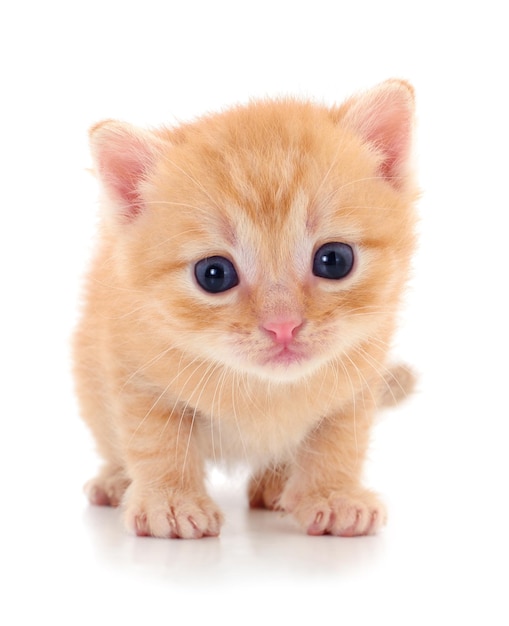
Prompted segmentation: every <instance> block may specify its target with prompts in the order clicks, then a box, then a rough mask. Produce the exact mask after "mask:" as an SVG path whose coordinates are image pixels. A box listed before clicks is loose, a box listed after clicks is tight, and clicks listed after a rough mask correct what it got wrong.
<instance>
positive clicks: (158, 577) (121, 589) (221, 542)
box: [0, 0, 509, 626]
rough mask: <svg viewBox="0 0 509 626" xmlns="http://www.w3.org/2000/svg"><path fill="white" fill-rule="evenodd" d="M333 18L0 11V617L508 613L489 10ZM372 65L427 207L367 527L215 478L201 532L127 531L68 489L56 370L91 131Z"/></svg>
mask: <svg viewBox="0 0 509 626" xmlns="http://www.w3.org/2000/svg"><path fill="white" fill-rule="evenodd" d="M342 4H344V3H342ZM349 4H351V5H353V6H352V7H350V6H349V7H348V8H341V9H339V10H337V9H336V7H337V4H336V3H333V2H323V1H320V0H317V1H315V2H312V3H295V2H292V3H290V2H288V3H285V2H279V3H276V2H264V1H261V2H259V3H257V4H256V5H249V4H247V3H246V4H244V3H241V2H231V3H227V2H224V1H221V0H219V1H217V2H209V3H205V2H203V3H198V2H193V1H189V2H186V3H178V4H177V3H162V2H157V3H154V2H151V1H147V2H143V3H138V4H137V5H134V3H128V2H122V3H120V2H119V3H115V2H106V1H104V2H98V1H94V0H91V1H89V2H87V3H84V4H82V5H79V4H75V3H69V2H63V1H62V2H57V1H55V0H49V1H48V2H44V3H40V2H35V1H33V2H28V3H24V4H23V3H7V4H6V7H8V8H2V9H1V10H0V12H1V15H0V30H1V32H0V46H1V49H0V53H1V56H0V58H1V59H2V61H1V62H2V77H1V81H2V94H3V95H2V102H1V108H2V115H1V118H0V131H1V142H0V151H1V164H0V165H1V170H0V171H1V176H2V209H1V216H2V217H1V228H0V237H1V238H2V241H1V245H0V253H1V255H2V262H1V266H0V267H1V272H2V313H1V315H2V324H1V332H2V339H1V346H2V348H1V354H2V399H3V402H2V417H1V419H2V437H1V440H0V463H1V474H0V476H1V494H2V498H1V504H0V506H1V514H0V523H1V533H0V537H1V539H0V541H1V545H0V569H1V573H2V578H3V582H2V592H1V593H2V600H1V602H0V622H1V623H2V624H9V625H10V624H24V625H25V624H34V623H52V624H57V625H60V624H100V625H102V624H139V623H145V624H148V623H150V622H157V623H175V622H177V621H178V623H184V624H195V623H199V621H202V620H206V621H207V622H208V623H211V624H216V623H217V624H220V623H227V624H230V623H231V624H238V623H239V624H256V623H268V624H272V623H274V624H275V623H282V624H289V623H290V622H291V621H292V620H294V619H296V618H300V621H299V623H305V622H312V623H313V624H319V623H321V622H323V621H325V622H326V623H327V624H342V623H345V624H372V623H373V622H374V621H375V620H379V621H381V622H382V623H391V624H405V625H406V624H438V625H441V624H447V625H449V624H461V623H467V619H468V623H473V624H489V625H490V626H491V625H495V624H508V623H509V608H508V602H509V600H508V598H507V589H508V577H507V562H508V558H509V549H508V548H509V545H508V528H507V520H508V518H509V515H508V513H509V511H508V505H507V491H508V489H507V478H508V475H509V472H508V470H509V467H508V465H509V464H508V456H509V455H508V453H507V441H508V426H507V423H508V418H509V409H508V402H507V378H508V366H507V363H508V359H507V354H508V348H509V345H508V341H507V339H508V336H507V335H508V334H507V323H508V322H507V320H508V318H509V316H508V306H507V284H508V269H509V267H508V265H509V264H508V258H507V253H506V250H507V226H506V225H507V214H508V209H509V201H508V192H507V180H508V174H507V168H508V163H507V147H506V146H507V142H508V139H509V133H508V121H507V111H508V110H509V106H508V105H509V101H508V95H507V85H506V83H507V59H508V58H509V50H508V46H507V34H506V29H505V24H506V18H505V17H504V15H505V14H503V13H502V11H503V7H502V4H501V3H500V2H497V1H491V0H487V1H486V2H483V3H482V5H481V4H474V3H460V2H447V1H443V0H440V2H427V3H422V4H421V5H419V7H417V5H415V4H414V3H409V2H401V3H397V2H394V1H391V0H388V1H387V2H372V3H362V2H359V3H357V2H351V3H349ZM181 5H185V6H181ZM163 7H164V8H163ZM389 76H402V77H406V78H408V79H410V80H412V82H413V83H414V84H415V86H416V89H417V97H418V112H419V128H418V138H419V144H418V157H419V168H420V179H421V182H422V187H423V192H424V193H423V199H422V201H421V203H420V208H421V214H422V224H421V231H422V235H421V247H420V251H419V254H418V256H417V258H416V262H415V277H414V281H413V283H412V289H411V291H410V293H409V298H408V307H407V310H406V311H405V314H404V316H403V319H404V325H403V327H402V332H401V334H400V337H399V342H398V346H397V352H398V353H399V354H400V355H402V356H403V357H405V358H407V359H408V360H410V361H412V362H413V363H415V364H416V365H417V367H418V368H419V369H420V370H421V372H422V378H421V385H420V392H419V393H418V394H417V395H416V396H415V397H413V398H412V399H411V400H410V401H409V402H408V403H407V404H406V405H404V406H402V407H400V408H399V409H397V410H395V411H391V412H388V413H386V414H385V415H384V416H383V417H382V418H381V420H380V423H379V424H378V427H377V429H376V432H375V436H374V441H373V449H372V455H371V459H372V462H371V463H370V465H369V468H368V478H369V482H370V484H371V485H373V486H374V487H375V488H377V489H378V490H379V491H380V492H381V493H383V494H384V495H385V498H386V501H387V503H388V506H389V513H390V519H389V525H388V527H387V528H386V530H385V531H384V532H383V533H382V534H381V535H380V536H379V537H376V538H358V539H337V538H331V537H318V538H311V537H306V536H304V535H302V534H301V533H300V532H299V531H298V530H296V529H295V527H294V526H293V524H292V523H291V521H290V520H289V519H288V518H281V517H280V516H279V515H277V514H273V513H266V512H260V511H255V512H249V511H248V510H247V508H246V502H245V496H244V492H243V489H242V485H239V481H234V482H233V483H232V484H229V483H228V482H226V481H224V480H223V479H221V480H219V479H217V480H216V481H215V485H214V488H213V492H214V494H215V495H216V496H217V499H218V501H219V502H220V504H221V505H222V507H223V510H224V512H225V514H226V518H227V522H226V525H225V527H224V530H223V533H222V535H221V537H220V538H219V539H207V540H202V541H194V542H193V541H188V542H185V541H164V540H153V539H147V538H133V537H129V536H127V535H125V534H124V532H123V530H122V527H121V524H120V520H119V512H118V511H115V510H110V509H100V508H89V507H88V505H87V504H86V502H85V499H84V496H83V495H82V493H81V486H82V483H83V482H84V481H85V480H86V479H87V478H89V477H90V476H91V475H92V474H93V473H94V471H95V468H96V460H95V457H94V454H93V452H92V442H91V439H90V437H89V435H88V433H87V431H86V430H85V428H84V426H82V424H81V422H80V421H79V418H78V415H77V407H76V404H75V401H74V398H73V394H72V384H71V379H70V375H69V354H68V337H69V334H70V332H71V329H72V327H73V325H74V321H75V314H76V300H77V295H78V292H79V284H80V278H81V275H82V272H83V270H84V268H85V265H86V260H87V259H88V256H89V251H90V245H91V237H92V233H93V231H94V225H95V220H96V217H95V215H96V209H95V197H96V189H95V187H94V184H93V182H92V180H91V179H90V178H89V176H88V175H87V174H86V172H85V171H84V170H85V168H86V167H87V166H88V165H89V156H88V151H87V138H86V129H87V127H88V126H89V125H91V124H92V123H94V122H95V121H97V120H98V119H101V118H105V117H119V118H123V119H126V120H129V121H132V122H135V123H140V124H158V123H162V122H168V121H169V122H171V121H173V120H174V119H175V118H182V119H187V118H189V117H192V116H194V115H195V114H199V113H201V112H203V111H206V110H211V109H217V108H220V107H223V106H225V105H227V104H229V103H233V102H237V101H243V100H246V99H247V98H249V97H251V96H263V95H277V94H281V93H293V94H298V95H299V94H300V95H312V96H313V97H315V98H317V99H319V100H324V101H326V102H328V103H331V104H332V103H333V102H335V101H341V100H342V99H343V98H344V97H346V96H348V95H350V94H351V93H352V92H353V91H356V90H358V89H362V88H365V87H369V86H371V85H372V84H374V83H376V82H378V81H380V80H383V79H384V78H387V77H389Z"/></svg>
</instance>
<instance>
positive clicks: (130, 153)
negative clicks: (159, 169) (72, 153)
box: [90, 120, 159, 221]
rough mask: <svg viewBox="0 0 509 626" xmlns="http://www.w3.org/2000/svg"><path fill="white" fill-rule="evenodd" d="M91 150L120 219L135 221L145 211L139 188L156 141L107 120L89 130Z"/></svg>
mask: <svg viewBox="0 0 509 626" xmlns="http://www.w3.org/2000/svg"><path fill="white" fill-rule="evenodd" d="M90 146H91V151H92V156H93V158H94V161H95V166H96V172H97V174H98V176H99V179H100V180H101V183H102V185H103V187H104V190H105V191H106V193H107V195H108V196H109V197H110V199H111V200H112V201H113V203H114V205H115V207H116V208H117V210H118V212H119V214H120V215H121V216H122V218H123V219H125V220H126V221H130V220H132V219H134V218H135V217H137V216H138V215H139V214H140V213H141V212H142V211H143V208H144V204H143V198H142V195H141V189H140V186H141V183H142V182H143V181H144V180H145V178H146V175H147V173H148V172H150V170H151V169H152V168H153V167H154V163H155V161H156V158H157V155H158V153H159V151H158V148H159V141H158V139H157V137H156V136H155V135H154V134H153V133H151V132H149V131H143V130H140V129H138V128H135V127H134V126H131V125H130V124H125V123H123V122H117V121H114V120H107V121H104V122H100V123H99V124H97V125H95V126H93V127H92V128H91V130H90Z"/></svg>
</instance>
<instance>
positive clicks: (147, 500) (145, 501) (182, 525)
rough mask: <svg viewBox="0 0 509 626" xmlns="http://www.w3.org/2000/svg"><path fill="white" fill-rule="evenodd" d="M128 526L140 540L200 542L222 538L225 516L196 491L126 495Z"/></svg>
mask: <svg viewBox="0 0 509 626" xmlns="http://www.w3.org/2000/svg"><path fill="white" fill-rule="evenodd" d="M124 519H125V524H126V526H127V529H128V530H129V531H130V532H132V533H134V534H136V535H138V536H139V537H144V536H152V537H167V538H172V539H176V538H181V539H200V538H201V537H216V536H217V535H219V531H220V529H221V524H222V523H223V516H222V514H221V511H220V510H219V509H218V508H217V506H216V505H215V504H214V502H213V501H212V500H211V499H210V498H209V497H208V496H207V495H202V494H196V493H192V492H180V491H172V492H166V493H164V492H152V493H143V494H142V493H136V491H134V490H132V489H131V490H130V491H129V492H128V493H127V494H126V510H125V517H124Z"/></svg>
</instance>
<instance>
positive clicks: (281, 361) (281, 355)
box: [264, 346, 305, 367]
mask: <svg viewBox="0 0 509 626" xmlns="http://www.w3.org/2000/svg"><path fill="white" fill-rule="evenodd" d="M304 360H305V356H304V355H303V354H302V352H298V351H297V350H295V349H294V348H289V347H288V346H285V347H284V348H281V349H278V350H275V351H273V352H271V353H270V355H269V356H268V357H267V359H266V360H265V363H264V365H283V366H286V367H288V366H290V365H295V364H298V363H302V361H304Z"/></svg>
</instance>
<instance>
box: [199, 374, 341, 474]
mask: <svg viewBox="0 0 509 626" xmlns="http://www.w3.org/2000/svg"><path fill="white" fill-rule="evenodd" d="M248 391H249V393H248ZM228 395H229V396H230V397H229V398H228V400H229V401H223V402H222V404H221V406H217V407H214V406H212V405H210V406H200V407H198V408H199V410H200V420H199V430H200V439H201V442H202V445H203V446H204V448H205V450H206V453H207V454H208V455H209V456H210V457H211V458H212V459H214V460H225V461H235V460H240V461H247V462H249V463H250V464H253V465H264V464H267V463H271V462H284V461H285V460H287V459H290V458H291V457H292V456H293V455H294V454H295V451H296V449H297V448H298V447H299V445H301V444H302V442H303V440H304V439H305V438H306V436H307V435H308V434H309V433H310V432H311V431H312V430H313V429H314V428H315V427H316V426H317V425H318V423H319V422H320V420H321V419H322V418H323V417H324V416H325V415H328V414H330V413H331V411H332V410H337V408H338V404H339V403H338V402H337V399H336V402H334V403H332V402H331V397H330V395H329V394H326V395H323V396H317V395H316V394H315V395H313V394H312V392H311V390H310V389H306V387H304V386H303V387H302V388H298V387H297V388H296V387H291V388H288V389H279V390H277V391H276V392H275V391H274V390H270V388H269V389H264V388H263V385H262V386H260V387H259V388H258V389H257V393H255V390H253V389H249V390H246V389H244V390H243V389H242V388H241V387H240V386H239V387H237V388H235V387H232V388H231V394H228ZM223 400H225V399H223ZM333 404H334V405H335V406H333Z"/></svg>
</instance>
